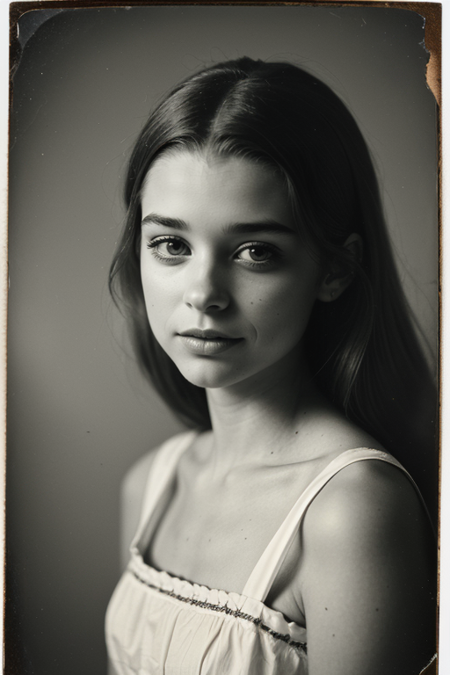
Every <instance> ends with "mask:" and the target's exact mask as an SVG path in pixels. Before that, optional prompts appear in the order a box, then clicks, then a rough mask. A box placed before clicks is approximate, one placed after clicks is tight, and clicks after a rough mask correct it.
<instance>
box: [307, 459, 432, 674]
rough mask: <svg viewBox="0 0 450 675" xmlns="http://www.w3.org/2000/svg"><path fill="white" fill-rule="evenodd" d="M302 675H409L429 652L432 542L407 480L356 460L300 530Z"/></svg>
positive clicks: (376, 464) (387, 467)
mask: <svg viewBox="0 0 450 675" xmlns="http://www.w3.org/2000/svg"><path fill="white" fill-rule="evenodd" d="M302 538H303V540H302V548H303V556H304V557H303V564H302V577H301V579H302V581H301V593H302V599H303V604H304V608H305V615H306V620H307V631H308V662H309V673H310V675H330V673H332V674H333V675H344V674H345V675H349V674H350V675H351V674H353V673H355V674H356V673H357V674H358V675H380V674H381V673H382V674H383V675H391V674H392V675H418V673H419V672H420V670H421V668H423V667H424V666H425V665H426V664H427V662H428V660H429V659H430V658H431V656H432V654H433V651H434V640H435V624H436V620H435V616H436V614H435V613H436V609H435V607H436V606H435V543H434V538H433V536H432V533H431V528H430V526H429V523H428V520H427V517H426V514H425V511H424V508H423V506H422V504H421V503H420V500H419V499H418V497H417V494H416V492H415V490H414V488H413V486H412V485H411V483H410V482H409V480H408V479H407V478H406V477H405V476H404V475H403V474H402V473H401V472H400V471H399V470H398V469H395V468H394V467H392V466H390V465H387V464H384V463H381V462H374V461H370V462H367V461H365V462H358V463H356V464H354V465H351V466H350V467H347V468H346V469H345V470H343V471H342V472H340V474H338V475H337V476H335V478H333V480H332V481H331V482H330V483H329V484H328V485H327V486H326V488H325V489H324V490H323V492H322V493H321V494H320V495H319V496H318V497H317V498H316V500H315V501H314V502H313V504H312V505H311V507H310V509H309V511H308V513H307V516H306V517H305V521H304V526H303V531H302Z"/></svg>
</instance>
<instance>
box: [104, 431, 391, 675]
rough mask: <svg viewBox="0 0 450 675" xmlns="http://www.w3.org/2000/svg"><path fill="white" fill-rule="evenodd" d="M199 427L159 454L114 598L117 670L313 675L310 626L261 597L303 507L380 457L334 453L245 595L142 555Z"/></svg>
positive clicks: (132, 673)
mask: <svg viewBox="0 0 450 675" xmlns="http://www.w3.org/2000/svg"><path fill="white" fill-rule="evenodd" d="M194 437H195V434H194V432H188V433H187V434H182V435H179V436H176V437H175V438H173V439H170V441H168V442H167V443H166V444H164V445H163V446H162V447H161V449H160V451H159V452H158V454H157V456H156V457H155V459H154V462H153V465H152V468H151V471H150V476H149V480H148V483H147V488H146V491H145V498H144V506H143V511H142V517H141V523H140V526H139V528H138V532H137V534H136V537H135V539H134V540H133V542H132V545H131V560H130V562H129V565H128V567H127V569H126V571H125V572H124V574H123V576H122V578H121V580H120V581H119V584H118V586H117V587H116V589H115V591H114V594H113V596H112V598H111V601H110V603H109V606H108V610H107V615H106V641H107V648H108V655H109V658H110V660H111V662H112V664H113V666H114V669H115V671H116V673H117V675H197V674H198V675H238V674H242V675H307V673H308V659H307V650H306V642H307V636H306V628H304V627H302V626H298V625H297V624H295V623H294V622H288V621H287V620H286V619H285V617H284V616H283V615H282V614H281V613H280V612H277V611H275V610H273V609H271V608H270V607H268V606H267V605H265V604H264V600H265V599H266V597H267V594H268V592H269V590H270V587H271V585H272V583H273V581H274V579H275V577H276V575H277V573H278V571H279V569H280V567H281V564H282V562H283V560H284V558H285V555H286V553H287V551H288V549H289V546H290V545H291V543H292V541H293V539H294V537H295V536H297V532H298V528H299V525H300V522H301V519H302V517H303V514H304V512H305V511H306V508H307V507H308V505H309V504H310V503H311V501H312V499H314V497H315V496H316V495H317V493H318V492H319V491H320V490H321V489H322V487H323V486H324V485H325V484H326V483H327V482H328V481H329V480H330V479H331V478H332V476H334V475H335V474H336V473H337V472H338V471H339V470H340V469H342V468H343V467H344V466H347V465H348V464H350V463H353V462H354V461H360V460H362V459H379V460H382V461H387V462H389V463H391V464H394V465H396V466H399V467H400V468H401V469H402V470H403V471H404V469H403V468H402V467H401V465H400V464H399V463H398V462H397V461H396V460H395V459H394V458H392V457H391V456H390V455H387V454H386V453H383V452H380V451H376V450H368V449H365V448H362V449H356V450H348V451H346V452H344V453H342V454H341V455H339V456H338V457H337V458H336V459H334V460H333V461H332V462H330V464H329V465H328V466H327V467H326V468H325V470H324V471H322V472H321V474H319V476H318V477H317V478H316V479H315V480H314V481H313V482H312V483H311V484H310V486H308V488H307V489H306V490H305V491H304V492H303V493H302V495H301V496H300V497H299V499H298V500H297V502H296V504H294V506H293V508H292V509H291V511H290V512H289V514H288V516H287V517H286V519H285V521H284V522H283V523H282V525H281V527H280V528H279V530H278V531H277V533H276V534H275V536H274V537H273V539H272V541H271V542H270V543H269V545H268V547H267V548H266V550H265V552H264V553H263V555H262V556H261V558H260V560H259V562H258V564H257V565H256V567H255V569H254V570H253V572H252V574H251V576H250V578H249V580H248V582H247V584H246V586H245V588H244V590H243V593H242V594H239V593H232V592H226V591H222V590H216V589H210V588H207V587H206V586H201V585H197V584H195V583H190V582H189V581H186V580H183V579H179V578H177V577H174V576H171V575H170V574H168V573H166V572H164V571H159V570H156V569H154V568H153V567H151V566H150V565H147V564H146V563H145V562H144V558H143V556H144V552H145V551H146V550H147V547H148V545H149V542H150V540H151V535H152V530H153V528H154V526H155V522H156V521H157V519H158V517H159V515H160V514H161V509H162V508H163V507H164V503H165V500H164V497H166V499H167V493H168V489H169V487H170V485H171V484H173V480H174V473H175V471H176V465H177V463H178V459H179V457H180V455H181V454H182V452H183V451H184V450H185V449H186V448H187V447H189V446H190V445H191V443H192V442H193V440H194Z"/></svg>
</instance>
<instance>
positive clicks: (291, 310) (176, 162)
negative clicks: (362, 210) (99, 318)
mask: <svg viewBox="0 0 450 675" xmlns="http://www.w3.org/2000/svg"><path fill="white" fill-rule="evenodd" d="M142 218H143V220H142V241H141V254H140V256H141V277H142V285H143V290H144V297H145V303H146V308H147V314H148V319H149V322H150V326H151V328H152V331H153V333H154V335H155V337H156V339H157V340H158V342H159V343H160V345H161V346H162V348H163V349H164V350H165V351H166V352H167V354H168V355H169V356H170V358H171V359H172V360H173V361H174V362H175V364H176V365H177V367H178V368H179V370H180V371H181V373H182V374H183V375H184V377H185V378H186V379H187V380H189V381H190V382H191V383H192V384H195V385H197V386H199V387H207V388H216V387H229V386H232V385H235V384H237V383H242V382H244V381H249V382H251V381H252V378H253V379H254V378H255V376H259V377H261V375H262V376H263V377H264V376H265V375H267V377H269V378H270V377H271V376H273V375H274V374H275V373H276V372H277V371H279V369H280V367H281V366H282V365H283V366H284V367H287V368H289V367H291V366H292V367H294V366H295V364H296V363H297V360H298V353H299V350H298V346H299V343H300V340H301V338H302V336H303V334H304V332H305V328H306V326H307V323H308V319H309V316H310V313H311V309H312V306H313V304H314V302H315V299H316V297H317V292H318V289H319V285H320V283H321V281H322V277H323V273H322V269H321V267H320V265H319V263H318V262H317V261H316V260H314V259H313V258H312V257H311V255H310V253H309V252H308V250H307V249H306V248H305V245H304V243H303V242H302V240H301V237H300V236H299V234H298V231H297V229H296V226H295V223H294V220H293V216H292V214H291V209H290V207H289V203H288V199H287V194H286V189H285V187H284V185H283V183H282V181H281V179H280V178H279V177H278V176H277V175H276V174H275V172H273V171H271V170H270V169H269V168H267V167H265V166H262V165H260V164H257V163H255V162H252V161H249V160H246V159H241V158H237V157H228V158H220V157H217V156H212V157H210V156H208V158H206V157H205V156H203V155H202V154H200V153H195V152H188V151H177V152H170V153H167V154H165V155H163V156H162V157H161V158H159V159H158V160H157V161H156V162H155V163H154V164H153V166H152V167H151V169H150V171H149V173H148V175H147V178H146V181H145V183H144V186H143V190H142Z"/></svg>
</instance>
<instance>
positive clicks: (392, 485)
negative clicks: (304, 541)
mask: <svg viewBox="0 0 450 675" xmlns="http://www.w3.org/2000/svg"><path fill="white" fill-rule="evenodd" d="M330 513H333V527H336V525H337V524H339V525H340V527H339V529H340V531H346V530H348V531H349V534H351V532H352V531H355V530H356V531H359V530H360V529H361V530H363V531H366V528H367V525H371V526H372V527H378V526H381V525H384V526H385V527H388V528H389V529H392V528H395V527H397V526H398V525H399V524H400V523H401V524H402V526H404V525H405V521H408V522H411V523H413V524H414V527H417V524H419V523H421V522H423V523H426V524H427V527H429V523H428V517H427V514H426V510H425V508H424V505H423V503H422V500H421V498H420V496H419V493H418V491H417V488H416V487H415V485H414V484H413V482H412V481H411V479H410V477H409V476H408V475H407V473H406V472H404V471H403V470H402V469H400V468H399V467H397V466H395V465H394V464H391V463H390V462H387V461H383V460H380V459H379V458H377V457H376V456H375V455H374V458H373V459H364V460H360V461H355V462H353V463H352V464H349V465H348V466H345V467H344V468H343V469H341V470H340V471H338V472H337V473H336V474H335V475H334V476H333V478H332V479H331V480H330V481H329V482H328V483H327V484H326V485H325V487H324V488H323V490H322V491H321V493H320V494H319V495H318V496H317V497H316V499H315V500H314V502H313V503H312V505H311V507H310V509H309V515H308V519H307V520H308V521H309V523H310V527H311V526H312V529H313V530H314V531H316V532H317V528H318V527H320V529H322V528H323V527H330ZM312 521H314V523H313V522H312Z"/></svg>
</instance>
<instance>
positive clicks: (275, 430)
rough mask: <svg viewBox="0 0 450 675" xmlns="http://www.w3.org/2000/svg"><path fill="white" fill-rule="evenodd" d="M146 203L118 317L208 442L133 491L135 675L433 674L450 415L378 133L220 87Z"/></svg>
mask: <svg viewBox="0 0 450 675" xmlns="http://www.w3.org/2000/svg"><path fill="white" fill-rule="evenodd" d="M126 204H127V208H128V216H127V223H126V228H125V231H124V234H123V238H122V241H121V244H120V246H119V249H118V253H117V255H116V257H115V260H114V262H113V265H112V269H111V278H110V283H111V288H112V291H113V295H114V297H115V298H116V299H117V300H118V301H120V302H121V303H123V305H124V306H125V308H126V311H127V313H128V316H129V319H130V322H131V327H132V331H133V338H134V344H135V348H136V353H137V355H138V358H139V360H140V363H141V364H142V367H143V369H144V371H145V372H146V373H147V374H148V375H149V377H150V378H151V381H152V382H153V384H154V386H155V387H156V388H157V389H158V391H159V392H160V393H161V395H162V396H163V398H164V399H165V400H166V402H168V403H169V404H170V405H171V406H172V408H173V409H174V410H175V412H176V413H177V414H178V415H179V416H180V417H181V418H182V419H183V420H184V421H185V422H186V424H187V425H188V426H189V427H191V430H190V431H188V432H186V433H183V434H181V435H178V436H176V437H175V438H173V439H171V440H169V441H168V442H167V443H165V444H164V445H163V446H162V447H161V448H160V449H159V450H158V451H157V452H156V453H155V452H152V453H151V454H150V455H148V456H146V457H144V458H143V459H142V460H141V461H140V462H139V463H138V464H137V465H136V466H135V467H133V469H132V470H131V472H130V473H129V474H128V476H127V479H126V481H125V489H124V511H125V512H124V522H125V525H126V528H125V529H126V533H125V538H128V539H129V540H130V539H131V538H132V536H133V534H134V530H135V529H136V527H137V525H138V520H139V516H138V514H139V513H140V514H141V515H140V523H139V526H138V527H137V533H136V534H135V536H134V539H133V542H132V545H131V561H130V562H129V564H128V567H127V569H126V571H125V573H124V575H123V577H122V579H121V581H120V583H119V585H118V587H117V589H116V591H115V593H114V595H113V598H112V600H111V603H110V606H109V609H108V614H107V625H106V632H107V643H108V650H109V655H110V661H111V663H112V668H113V672H116V673H117V674H118V675H130V674H131V673H139V675H150V674H152V675H153V674H156V673H158V674H159V673H165V674H166V675H169V674H170V675H171V674H173V673H186V674H189V675H190V674H191V673H192V674H194V673H202V675H205V674H208V675H209V674H215V675H217V674H220V675H224V674H235V673H236V674H238V673H242V674H243V675H244V674H245V675H248V674H254V675H266V674H269V673H270V674H276V675H291V674H294V673H295V674H302V675H303V674H305V673H309V674H310V675H344V674H345V675H352V674H355V675H356V674H357V675H380V674H381V673H383V675H389V674H391V673H392V675H394V674H395V675H413V674H418V673H419V672H420V671H421V670H422V668H423V667H424V666H426V664H427V663H428V661H429V660H430V658H431V657H432V655H433V654H434V649H435V641H434V637H435V556H434V551H435V541H434V537H433V533H432V527H431V525H430V521H429V517H428V514H427V509H426V507H425V505H424V502H423V500H422V497H421V495H420V492H419V489H418V488H417V487H416V483H414V482H413V480H412V478H411V476H410V474H412V475H413V476H414V479H415V480H416V481H417V484H418V485H419V487H420V490H421V491H422V493H423V495H424V496H425V498H426V500H427V501H428V504H429V506H430V508H431V509H433V508H434V506H435V504H434V502H433V496H434V495H435V493H436V486H435V482H434V479H435V466H436V465H435V455H436V450H435V441H434V430H433V421H434V415H435V407H436V396H435V392H434V388H433V384H432V380H431V377H430V375H429V373H428V370H427V366H426V364H425V361H424V358H423V356H422V354H421V350H420V347H419V344H418V341H417V338H416V335H415V331H414V329H413V326H412V322H411V319H410V316H409V312H408V308H407V305H406V301H405V298H404V296H403V293H402V289H401V287H400V284H399V280H398V277H397V273H396V269H395V265H394V262H393V258H392V254H391V250H390V247H389V241H388V236H387V233H386V228H385V224H384V222H383V213H382V207H381V204H380V198H379V194H378V188H377V182H376V177H375V174H374V170H373V167H372V163H371V160H370V157H369V153H368V150H367V147H366V145H365V142H364V140H363V138H362V136H361V134H360V132H359V130H358V128H357V125H356V123H355V121H354V119H353V118H352V116H351V115H350V113H349V112H348V110H347V109H346V107H345V106H344V105H343V104H342V102H341V101H340V100H339V99H338V98H337V97H336V96H335V95H334V94H333V93H332V92H331V90H330V89H329V88H328V87H327V86H325V85H324V84H323V83H321V82H320V81H318V80H317V79H316V78H315V77H313V76H312V75H310V74H308V73H306V72H304V71H302V70H300V69H299V68H297V67H295V66H292V65H289V64H285V63H264V62H262V61H253V60H251V59H248V58H243V59H240V60H238V61H234V62H227V63H223V64H219V65H217V66H214V67H212V68H209V69H206V70H204V71H202V72H200V73H198V74H196V75H194V76H192V77H190V78H189V79H188V80H186V81H185V82H183V83H182V84H180V85H179V86H177V87H176V88H175V89H174V90H173V91H172V92H171V93H170V94H169V95H168V96H167V97H166V98H165V99H164V100H163V101H162V103H161V104H160V105H159V107H158V108H157V109H156V110H155V111H154V112H153V113H152V115H151V116H150V118H149V120H148V122H147V124H146V126H145V128H144V130H143V131H142V133H141V135H140V137H139V139H138V141H137V143H136V146H135V149H134V152H133V154H132V157H131V160H130V164H129V170H128V177H127V182H126ZM404 467H405V468H404ZM407 471H408V472H409V473H407ZM131 530H133V532H132V531H131ZM128 531H129V532H128Z"/></svg>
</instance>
